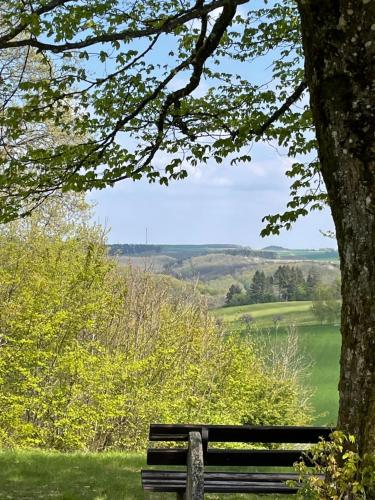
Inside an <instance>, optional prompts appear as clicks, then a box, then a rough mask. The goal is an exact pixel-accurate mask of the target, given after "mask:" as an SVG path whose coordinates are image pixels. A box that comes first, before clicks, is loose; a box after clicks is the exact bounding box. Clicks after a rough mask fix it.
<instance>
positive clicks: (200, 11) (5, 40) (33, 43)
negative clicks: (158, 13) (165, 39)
mask: <svg viewBox="0 0 375 500" xmlns="http://www.w3.org/2000/svg"><path fill="white" fill-rule="evenodd" d="M68 1H71V0H54V2H50V4H48V5H49V6H51V5H52V4H57V5H55V7H56V6H60V5H63V4H64V3H67V2H68ZM248 1H249V0H235V1H228V0H214V1H213V2H211V3H210V4H207V5H202V6H199V3H198V2H197V4H196V5H194V7H192V8H191V9H189V10H186V11H184V12H182V13H179V14H178V15H177V16H173V17H170V18H169V19H166V20H165V21H164V23H163V24H162V25H161V26H158V27H153V26H152V25H153V24H155V20H150V21H148V23H149V24H150V25H151V26H150V27H149V28H144V29H141V30H123V31H120V32H119V33H107V34H103V35H98V36H91V37H88V38H86V39H85V40H81V41H79V42H67V43H64V44H60V45H57V44H52V43H46V42H41V41H39V40H37V39H35V38H33V39H29V38H27V39H20V40H13V41H10V40H12V39H13V38H14V37H15V36H17V35H19V34H20V33H21V32H22V31H24V30H25V29H26V28H27V24H22V25H19V26H18V27H16V28H15V29H14V30H13V31H12V32H11V33H9V34H8V35H4V36H3V37H0V49H4V48H12V47H13V48H14V47H25V46H30V47H35V48H37V49H39V50H48V51H51V52H54V53H59V52H65V51H69V50H77V49H83V48H86V47H89V46H92V45H96V44H97V43H108V42H115V41H118V42H119V41H125V40H132V39H137V38H142V37H147V36H151V35H156V34H160V33H170V32H171V31H173V29H175V28H177V27H178V26H181V25H182V24H185V23H187V22H188V21H192V20H193V19H198V18H201V17H202V16H203V15H207V14H209V13H210V12H212V11H213V10H216V9H218V8H220V7H225V6H227V5H228V4H230V5H234V6H235V7H236V6H237V5H241V4H244V3H247V2H248ZM48 5H47V6H45V9H46V8H47V7H48ZM197 5H198V6H197ZM52 9H53V8H50V9H49V11H51V10H52ZM39 10H40V9H39ZM46 12H48V10H46ZM36 13H38V11H36ZM146 23H147V22H145V24H146Z"/></svg>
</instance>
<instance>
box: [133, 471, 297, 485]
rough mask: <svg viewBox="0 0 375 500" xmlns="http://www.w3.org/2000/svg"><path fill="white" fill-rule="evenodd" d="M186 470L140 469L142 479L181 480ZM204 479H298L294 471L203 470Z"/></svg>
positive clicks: (264, 480) (265, 480)
mask: <svg viewBox="0 0 375 500" xmlns="http://www.w3.org/2000/svg"><path fill="white" fill-rule="evenodd" d="M186 476H187V474H186V472H183V471H166V470H161V471H159V470H151V471H146V470H143V471H142V481H150V480H163V479H166V480H169V479H171V480H173V481H175V480H178V481H179V480H181V481H186ZM204 480H205V481H262V482H277V481H279V482H283V481H290V480H294V481H297V480H298V474H296V473H294V472H284V473H280V472H267V473H257V472H219V471H215V472H205V473H204Z"/></svg>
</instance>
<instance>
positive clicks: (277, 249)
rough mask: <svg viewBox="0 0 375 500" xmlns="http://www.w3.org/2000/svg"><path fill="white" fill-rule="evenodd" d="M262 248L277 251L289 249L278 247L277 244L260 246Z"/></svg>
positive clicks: (287, 249) (267, 250)
mask: <svg viewBox="0 0 375 500" xmlns="http://www.w3.org/2000/svg"><path fill="white" fill-rule="evenodd" d="M262 250H264V251H266V252H273V251H275V252H279V251H289V248H284V247H278V246H277V245H270V246H268V247H264V248H262Z"/></svg>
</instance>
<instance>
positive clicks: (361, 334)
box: [298, 0, 375, 453]
mask: <svg viewBox="0 0 375 500" xmlns="http://www.w3.org/2000/svg"><path fill="white" fill-rule="evenodd" d="M298 7H299V11H300V16H301V25H302V37H303V47H304V52H305V61H306V62H305V74H306V81H307V84H308V86H309V90H310V96H311V97H310V99H311V109H312V113H313V119H314V123H315V127H316V133H317V140H318V149H319V158H320V163H321V172H322V175H323V178H324V181H325V184H326V187H327V192H328V196H329V202H330V206H331V210H332V215H333V219H334V222H335V226H336V235H337V241H338V247H339V254H340V263H341V273H342V301H343V303H342V321H341V333H342V350H341V373H340V383H339V393H340V408H339V420H338V426H339V428H341V429H343V430H345V431H348V432H350V433H352V434H354V435H355V436H356V438H357V441H358V445H359V449H360V452H361V453H365V452H372V453H374V452H375V140H374V133H375V118H374V108H375V2H374V1H372V0H352V1H350V0H341V1H340V0H299V2H298Z"/></svg>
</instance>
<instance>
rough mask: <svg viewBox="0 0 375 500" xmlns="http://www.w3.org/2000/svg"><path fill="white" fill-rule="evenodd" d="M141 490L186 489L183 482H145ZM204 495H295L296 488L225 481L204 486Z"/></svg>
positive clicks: (176, 490) (212, 482)
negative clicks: (229, 493) (230, 493)
mask: <svg viewBox="0 0 375 500" xmlns="http://www.w3.org/2000/svg"><path fill="white" fill-rule="evenodd" d="M143 488H144V490H146V491H159V492H161V491H164V492H168V491H169V492H170V491H174V492H178V491H184V490H185V488H186V482H185V481H154V482H152V481H147V482H145V483H143ZM204 491H205V492H206V493H210V492H212V493H213V492H215V493H228V492H232V493H241V492H243V493H251V492H257V493H296V492H297V491H298V488H294V487H290V486H286V485H284V484H282V483H262V482H248V483H246V482H245V483H244V482H241V481H240V482H237V483H234V482H229V483H226V482H225V481H209V482H207V483H205V485H204Z"/></svg>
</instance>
